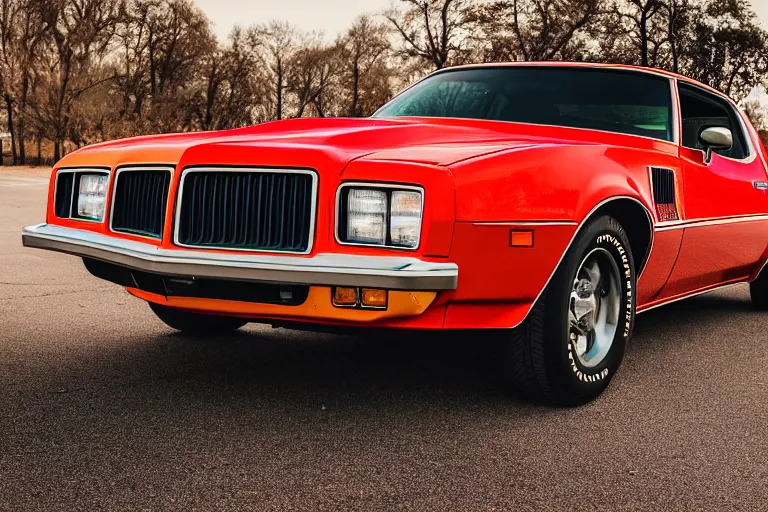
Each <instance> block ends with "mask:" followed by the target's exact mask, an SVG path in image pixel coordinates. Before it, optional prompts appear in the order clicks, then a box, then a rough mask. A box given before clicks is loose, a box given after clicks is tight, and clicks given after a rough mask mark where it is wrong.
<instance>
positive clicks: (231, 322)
mask: <svg viewBox="0 0 768 512" xmlns="http://www.w3.org/2000/svg"><path fill="white" fill-rule="evenodd" d="M149 307H150V309H152V312H153V313H155V315H157V318H159V319H160V320H162V321H163V322H164V323H165V325H167V326H168V327H171V328H173V329H176V330H177V331H182V332H184V333H187V334H194V335H209V334H222V333H226V332H230V331H234V330H237V329H239V328H241V327H242V326H244V325H245V324H247V323H248V322H247V321H245V320H243V319H241V318H234V317H228V316H217V315H206V314H203V313H193V312H191V311H184V310H182V309H178V308H172V307H169V306H163V305H162V304H155V303H154V302H149Z"/></svg>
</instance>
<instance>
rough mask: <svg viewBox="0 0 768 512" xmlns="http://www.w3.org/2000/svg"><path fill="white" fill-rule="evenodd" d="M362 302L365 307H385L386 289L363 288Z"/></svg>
mask: <svg viewBox="0 0 768 512" xmlns="http://www.w3.org/2000/svg"><path fill="white" fill-rule="evenodd" d="M362 304H363V306H364V307H366V308H386V307H387V290H376V289H374V288H363V297H362Z"/></svg>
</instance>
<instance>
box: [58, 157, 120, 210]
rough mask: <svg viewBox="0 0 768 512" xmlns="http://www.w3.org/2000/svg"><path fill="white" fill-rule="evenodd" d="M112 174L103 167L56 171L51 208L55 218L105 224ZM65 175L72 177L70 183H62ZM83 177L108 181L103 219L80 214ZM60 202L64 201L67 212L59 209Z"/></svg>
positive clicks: (64, 168)
mask: <svg viewBox="0 0 768 512" xmlns="http://www.w3.org/2000/svg"><path fill="white" fill-rule="evenodd" d="M111 174H112V173H111V170H110V169H108V168H102V167H61V168H58V169H56V171H55V176H54V180H53V181H54V182H53V187H54V191H53V205H52V206H51V209H52V210H53V214H54V215H55V217H56V218H58V219H64V220H74V221H78V222H90V223H93V224H103V223H104V222H105V221H106V218H107V207H108V204H107V203H109V197H108V196H109V190H110V186H111V185H110V182H111ZM65 175H68V176H71V178H70V181H69V183H65V182H62V178H63V177H64V176H65ZM83 176H101V177H103V178H104V179H105V180H106V182H105V190H104V210H103V212H102V215H101V219H94V218H91V217H86V216H81V215H79V214H78V202H79V191H80V180H81V178H82V177H83ZM61 187H65V188H66V192H65V193H66V194H67V196H68V197H66V198H65V197H64V196H62V195H61V190H60V188H61ZM59 201H64V204H63V206H65V209H66V212H64V211H61V210H60V209H59V206H60V204H59Z"/></svg>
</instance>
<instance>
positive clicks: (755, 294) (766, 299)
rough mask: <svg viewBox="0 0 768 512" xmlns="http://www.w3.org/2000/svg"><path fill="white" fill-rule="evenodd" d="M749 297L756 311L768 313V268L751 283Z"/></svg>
mask: <svg viewBox="0 0 768 512" xmlns="http://www.w3.org/2000/svg"><path fill="white" fill-rule="evenodd" d="M749 295H750V296H751V297H752V304H753V305H754V306H755V309H759V310H760V311H768V266H766V267H764V268H763V270H762V271H761V272H760V274H759V275H758V276H757V279H755V280H754V281H752V282H751V283H749Z"/></svg>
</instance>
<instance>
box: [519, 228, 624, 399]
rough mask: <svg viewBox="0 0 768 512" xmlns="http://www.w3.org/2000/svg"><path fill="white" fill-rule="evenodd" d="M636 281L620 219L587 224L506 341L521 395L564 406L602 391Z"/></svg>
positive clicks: (615, 361) (616, 358)
mask: <svg viewBox="0 0 768 512" xmlns="http://www.w3.org/2000/svg"><path fill="white" fill-rule="evenodd" d="M635 280H636V277H635V265H634V260H633V259H632V253H631V251H630V245H629V240H628V239H627V235H626V233H625V232H624V229H623V228H622V227H621V225H620V224H619V223H618V222H617V221H616V220H615V219H613V218H612V217H608V216H604V217H599V218H597V219H595V220H594V221H592V222H590V223H589V224H588V225H587V226H586V227H585V228H584V229H583V230H582V231H581V233H579V234H578V235H577V238H576V240H575V241H574V243H573V244H572V246H571V248H570V249H569V250H568V253H567V254H566V257H565V258H564V260H563V262H562V264H561V265H560V267H559V268H558V269H557V271H556V272H555V274H554V276H553V277H552V279H551V281H550V283H549V284H548V285H547V287H546V289H545V290H544V292H543V293H542V295H541V296H540V297H539V299H538V301H537V302H536V304H535V305H534V307H533V309H532V310H531V312H530V313H529V315H528V317H527V318H526V320H525V321H524V322H523V323H522V324H521V325H520V326H519V327H517V328H515V329H514V330H513V331H512V333H511V338H510V339H509V340H508V344H507V348H508V354H507V363H508V367H509V368H508V374H509V377H510V378H511V380H512V383H513V385H514V387H515V388H516V390H517V391H518V392H519V394H521V395H523V396H525V397H528V398H532V399H534V400H537V401H545V402H551V403H557V404H562V405H581V404H584V403H586V402H589V401H590V400H593V399H594V398H596V397H597V396H598V395H600V393H602V392H603V390H604V389H605V388H606V387H607V386H608V383H609V382H610V380H611V378H612V377H613V375H614V374H615V373H616V371H617V370H618V368H619V365H620V364H621V361H622V359H623V357H624V351H625V349H626V346H627V342H628V341H629V338H630V336H631V334H632V329H633V326H634V318H635V292H634V290H635Z"/></svg>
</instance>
